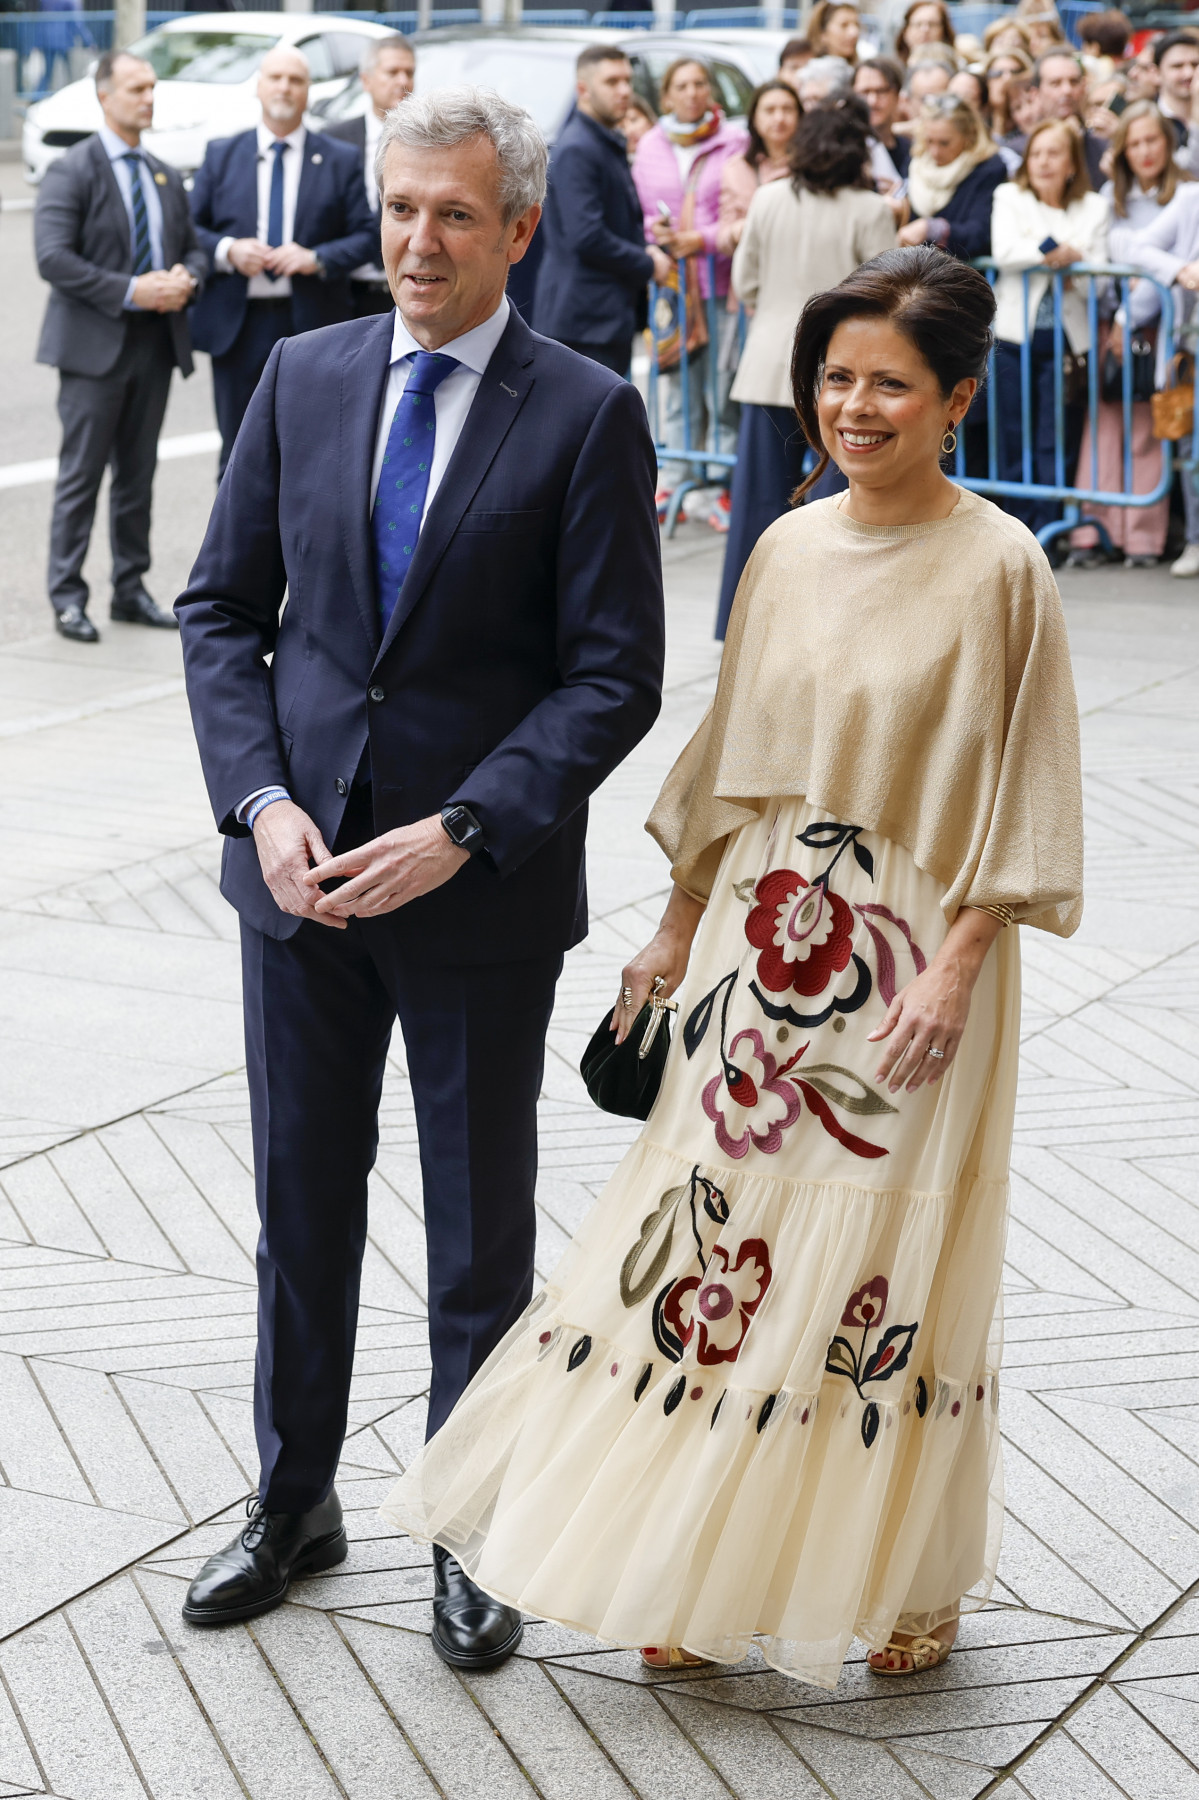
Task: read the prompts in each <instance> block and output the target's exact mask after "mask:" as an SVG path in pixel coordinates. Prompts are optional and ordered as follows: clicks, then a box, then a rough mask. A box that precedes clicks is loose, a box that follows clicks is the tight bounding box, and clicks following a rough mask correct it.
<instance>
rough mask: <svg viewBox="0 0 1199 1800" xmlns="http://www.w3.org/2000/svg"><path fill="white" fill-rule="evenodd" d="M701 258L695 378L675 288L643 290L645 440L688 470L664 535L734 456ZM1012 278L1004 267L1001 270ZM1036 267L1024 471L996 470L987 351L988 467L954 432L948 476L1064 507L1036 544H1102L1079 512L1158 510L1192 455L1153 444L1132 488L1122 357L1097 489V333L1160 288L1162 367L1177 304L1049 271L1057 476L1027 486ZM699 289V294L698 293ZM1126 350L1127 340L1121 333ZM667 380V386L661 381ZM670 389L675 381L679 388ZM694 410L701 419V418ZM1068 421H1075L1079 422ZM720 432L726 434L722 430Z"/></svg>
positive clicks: (994, 388)
mask: <svg viewBox="0 0 1199 1800" xmlns="http://www.w3.org/2000/svg"><path fill="white" fill-rule="evenodd" d="M701 261H706V264H707V271H708V278H709V279H708V287H709V293H708V297H707V299H706V300H705V301H704V302H703V303H702V308H701V309H700V310H702V314H703V317H704V320H705V323H706V326H707V338H708V341H707V345H706V346H705V347H704V350H703V351H702V358H703V364H702V370H701V372H700V374H699V375H698V376H697V377H695V378H694V379H693V378H692V374H691V368H692V364H693V362H694V361H695V357H694V356H693V355H692V354H690V353H689V352H688V349H687V342H686V339H687V333H686V332H685V331H682V330H680V329H679V327H680V322H681V320H682V317H683V307H682V306H681V304H680V302H679V299H678V297H677V296H676V295H675V294H674V292H673V290H670V289H663V288H659V287H657V286H654V285H651V287H650V293H649V305H650V332H649V344H650V358H649V387H648V395H647V401H646V405H647V409H648V412H649V420H650V429H651V431H652V433H653V438H654V445H655V448H656V450H657V453H658V466H659V468H661V467H662V466H663V465H665V464H674V465H680V464H681V465H683V466H684V468H685V469H686V471H687V474H686V478H685V479H684V480H683V481H680V482H679V483H678V484H677V486H676V487H675V489H674V491H673V493H672V495H671V499H670V502H669V505H668V507H667V510H666V516H665V520H664V524H665V529H666V534H667V536H673V535H674V531H675V527H676V525H677V523H678V517H679V511H680V508H681V507H682V504H683V501H684V500H685V499H686V497H687V495H688V494H689V493H690V492H691V491H692V490H693V489H694V488H697V487H705V486H711V485H713V483H715V482H720V481H722V480H724V479H726V478H727V475H728V472H729V471H731V470H732V468H733V467H734V466H735V464H736V461H737V455H736V447H735V442H734V443H733V445H732V446H730V448H729V449H727V450H726V449H724V448H723V447H722V442H721V440H720V439H719V438H718V437H717V435H716V434H715V432H714V431H713V422H714V421H716V422H719V418H720V413H721V410H722V402H723V400H724V397H725V395H726V393H727V388H728V385H729V371H728V370H722V368H721V367H720V364H721V362H722V360H731V359H726V358H722V356H721V353H720V352H721V344H722V328H723V331H725V332H727V331H728V329H729V327H728V326H725V325H723V321H724V319H725V318H726V317H727V313H726V307H725V301H724V300H723V299H721V298H719V297H718V296H717V295H716V291H715V289H716V282H715V264H716V259H715V258H714V257H711V256H709V257H707V258H706V259H704V258H700V257H692V258H690V259H689V265H688V271H687V278H688V280H689V281H694V280H695V279H696V276H697V274H698V264H699V263H700V262H701ZM975 267H977V268H979V269H981V270H983V271H984V273H985V274H986V275H987V276H988V278H989V280H990V281H991V282H992V284H994V282H995V281H996V280H997V279H998V276H999V274H1000V273H1001V271H1000V269H999V267H998V265H997V264H996V263H995V262H994V261H993V260H991V259H990V258H980V259H979V260H978V262H977V263H976V264H975ZM1009 273H1010V271H1009ZM1035 273H1037V271H1036V270H1032V269H1030V270H1026V271H1023V272H1022V273H1021V274H1020V276H1019V279H1020V280H1021V281H1022V284H1023V304H1024V320H1025V334H1024V343H1023V344H1022V345H1021V346H1020V347H1019V348H1020V443H1021V469H1020V479H1019V480H1018V481H1012V480H1009V479H1006V478H1005V477H1004V476H1002V475H1001V474H1000V472H999V467H1000V451H999V417H1000V407H1001V404H1002V403H1001V399H1000V395H999V390H998V385H997V382H996V378H995V361H996V352H995V351H992V354H991V357H990V361H989V366H988V369H987V380H986V383H985V386H984V388H983V401H984V404H985V408H986V472H985V474H979V473H978V472H977V470H976V471H975V472H973V473H971V472H968V469H967V433H966V432H964V431H962V430H961V429H959V432H958V447H957V452H956V456H955V464H954V471H953V473H954V479H955V481H958V482H960V483H961V485H962V486H963V487H967V488H972V489H974V491H975V492H976V493H981V494H992V495H995V496H998V497H1011V498H1014V499H1024V500H1045V501H1060V502H1061V503H1062V507H1063V513H1062V517H1061V518H1060V519H1055V520H1053V521H1052V522H1051V523H1050V524H1048V525H1045V526H1043V527H1042V528H1041V530H1040V531H1039V532H1038V533H1037V536H1038V538H1039V539H1040V541H1041V542H1042V543H1043V544H1050V543H1052V541H1053V539H1054V538H1056V537H1060V536H1062V535H1064V534H1065V533H1067V532H1071V531H1074V530H1075V529H1076V528H1077V527H1078V526H1079V525H1080V524H1088V523H1090V524H1092V525H1093V526H1094V528H1095V530H1096V531H1098V533H1099V536H1100V539H1101V541H1102V543H1103V544H1104V547H1105V548H1107V549H1110V548H1111V542H1110V539H1109V537H1108V534H1107V530H1106V528H1105V527H1104V525H1103V524H1102V523H1101V522H1100V521H1099V520H1097V519H1095V520H1088V519H1087V517H1086V514H1085V512H1084V510H1083V509H1084V508H1085V507H1086V506H1088V505H1089V506H1128V507H1146V506H1154V505H1156V504H1157V502H1158V501H1159V500H1161V499H1162V498H1163V497H1164V496H1165V495H1166V494H1168V493H1169V491H1170V485H1171V482H1172V481H1173V478H1174V470H1175V467H1176V466H1181V467H1184V468H1190V467H1192V466H1193V459H1191V458H1184V459H1181V460H1180V461H1179V462H1176V459H1175V456H1174V448H1173V445H1172V444H1171V443H1169V442H1167V441H1163V442H1162V443H1161V474H1160V477H1159V479H1158V481H1157V483H1156V485H1155V486H1154V487H1153V488H1152V490H1151V491H1150V492H1148V493H1143V494H1138V493H1134V492H1133V456H1132V435H1133V433H1132V427H1133V412H1132V409H1133V405H1134V401H1133V397H1132V358H1131V356H1130V355H1125V356H1124V358H1123V364H1122V394H1121V398H1120V402H1119V404H1120V407H1121V429H1122V444H1123V466H1122V471H1121V474H1122V480H1121V484H1120V486H1119V488H1118V489H1115V490H1112V489H1107V488H1101V487H1100V485H1099V428H1100V413H1099V408H1100V404H1101V401H1100V375H1101V371H1100V367H1099V355H1098V343H1099V326H1100V323H1101V321H1102V320H1104V319H1109V318H1110V317H1111V316H1112V315H1113V314H1114V313H1115V311H1116V308H1117V306H1120V307H1121V308H1123V310H1124V314H1125V316H1127V313H1128V301H1129V294H1130V289H1131V286H1132V283H1133V282H1134V281H1137V280H1140V281H1147V282H1149V283H1150V284H1151V285H1152V286H1153V287H1154V288H1156V290H1157V294H1158V299H1159V302H1160V317H1159V320H1158V327H1157V329H1158V334H1159V350H1158V355H1157V358H1156V364H1157V366H1159V367H1162V366H1164V367H1165V368H1167V369H1168V368H1169V366H1170V361H1171V358H1172V356H1173V353H1174V343H1175V330H1174V298H1173V295H1172V293H1171V291H1170V289H1169V288H1167V287H1165V286H1163V285H1162V283H1161V282H1159V281H1157V280H1156V279H1155V278H1154V277H1153V276H1151V275H1149V274H1147V273H1145V271H1143V270H1140V269H1137V268H1134V267H1132V266H1131V265H1130V264H1125V263H1077V264H1075V265H1073V266H1072V267H1071V268H1070V269H1068V270H1065V271H1055V272H1054V274H1053V276H1052V285H1051V290H1050V291H1051V293H1052V296H1053V324H1052V330H1053V365H1054V382H1053V413H1054V433H1053V436H1054V469H1053V480H1052V481H1051V482H1042V481H1037V480H1035V479H1034V468H1033V461H1034V454H1035V443H1034V436H1035V429H1036V422H1037V421H1036V415H1035V412H1034V407H1033V348H1032V341H1031V340H1032V329H1031V327H1032V326H1033V324H1034V319H1033V316H1032V308H1031V305H1030V299H1029V288H1030V277H1031V276H1032V275H1033V274H1035ZM1084 282H1085V284H1086V296H1085V302H1086V311H1087V320H1088V324H1089V327H1090V340H1091V346H1092V350H1091V354H1090V355H1089V356H1088V357H1087V359H1086V401H1085V416H1086V418H1087V420H1088V421H1089V423H1090V450H1089V455H1087V456H1086V457H1085V459H1082V461H1085V463H1086V467H1085V468H1084V467H1083V466H1082V463H1081V461H1080V463H1079V465H1078V466H1077V467H1073V468H1072V467H1068V466H1067V462H1068V457H1069V454H1070V451H1069V446H1068V441H1067V440H1068V424H1069V420H1068V416H1067V415H1068V412H1069V411H1070V410H1071V407H1072V405H1077V402H1076V401H1075V402H1073V403H1071V402H1070V401H1069V400H1068V398H1067V393H1066V375H1065V368H1064V356H1065V352H1066V351H1067V350H1068V348H1069V344H1068V340H1067V338H1066V334H1065V329H1064V327H1063V324H1062V302H1063V298H1064V296H1065V294H1066V291H1067V286H1068V284H1069V285H1072V286H1073V288H1074V289H1075V291H1077V289H1078V287H1079V286H1080V285H1081V284H1082V283H1084ZM697 291H698V290H697ZM695 314H696V307H695V304H694V302H693V306H692V319H693V321H694V319H695ZM745 329H746V314H745V310H744V308H742V309H741V311H740V313H739V315H738V317H737V321H736V331H737V334H738V336H739V338H740V341H741V343H744V340H745ZM676 333H677V336H678V360H677V365H676V366H674V367H672V368H670V369H668V370H664V369H662V368H660V366H659V348H660V346H662V345H663V344H664V343H669V342H670V341H671V340H672V339H673V338H674V336H675V335H676ZM1124 335H1125V345H1126V347H1127V343H1128V339H1129V337H1130V335H1131V333H1130V331H1129V330H1128V329H1126V330H1125V334H1124ZM668 384H670V385H668ZM676 384H677V385H676ZM671 386H674V394H673V396H672V397H673V398H674V400H675V404H674V407H673V416H672V418H671V419H670V420H669V421H668V419H667V416H666V415H667V405H666V398H667V395H670V393H671ZM697 403H698V412H699V414H700V416H699V417H697V416H696V413H697ZM1075 423H1078V421H1077V415H1075ZM726 429H727V428H726ZM814 460H815V459H814V457H813V456H812V454H811V452H809V456H808V462H807V465H806V466H807V467H811V465H812V463H813V462H814Z"/></svg>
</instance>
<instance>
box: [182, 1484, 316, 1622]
mask: <svg viewBox="0 0 1199 1800" xmlns="http://www.w3.org/2000/svg"><path fill="white" fill-rule="evenodd" d="M246 1511H247V1513H248V1514H249V1517H250V1522H249V1524H248V1525H247V1526H246V1527H245V1528H244V1529H243V1530H242V1531H241V1532H240V1533H239V1534H238V1536H237V1537H235V1538H234V1540H233V1542H232V1543H231V1544H227V1545H226V1546H225V1548H224V1549H223V1550H218V1551H217V1553H216V1555H215V1556H210V1557H209V1558H208V1561H207V1562H206V1563H205V1564H204V1567H203V1568H202V1569H201V1570H200V1573H199V1574H198V1575H197V1576H196V1579H195V1580H194V1581H193V1582H192V1584H191V1586H190V1587H189V1588H188V1590H187V1599H186V1600H185V1601H184V1602H183V1616H184V1618H185V1619H186V1620H187V1622H188V1624H189V1625H231V1624H233V1623H234V1621H235V1620H237V1619H256V1618H257V1617H258V1615H259V1613H265V1612H270V1610H271V1608H272V1607H275V1606H278V1604H279V1602H280V1601H281V1600H282V1599H284V1597H285V1596H286V1594H287V1590H288V1588H289V1586H290V1585H291V1581H292V1577H293V1576H295V1575H315V1574H316V1573H317V1572H318V1570H320V1569H331V1568H332V1567H333V1566H334V1564H335V1563H339V1562H344V1561H345V1559H346V1555H347V1553H348V1546H347V1544H346V1533H345V1526H344V1525H343V1524H342V1522H341V1502H340V1500H339V1499H338V1498H337V1495H336V1493H330V1495H329V1497H328V1499H327V1500H322V1501H321V1503H320V1505H319V1506H314V1507H313V1508H312V1509H311V1511H309V1512H304V1513H279V1512H267V1511H266V1509H265V1507H264V1506H263V1505H262V1503H261V1501H259V1500H250V1501H248V1502H247V1504H246Z"/></svg>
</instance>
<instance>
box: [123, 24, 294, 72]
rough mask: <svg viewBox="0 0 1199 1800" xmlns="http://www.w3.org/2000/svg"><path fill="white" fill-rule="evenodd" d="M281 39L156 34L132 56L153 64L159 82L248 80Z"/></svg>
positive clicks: (131, 51) (246, 33) (211, 33)
mask: <svg viewBox="0 0 1199 1800" xmlns="http://www.w3.org/2000/svg"><path fill="white" fill-rule="evenodd" d="M278 41H279V39H278V36H277V35H276V36H274V37H260V36H258V35H257V34H256V33H254V32H249V31H152V32H151V33H150V35H149V36H148V37H144V38H142V39H141V40H140V42H138V43H136V44H131V45H130V47H129V54H130V56H140V57H142V58H143V59H144V60H145V61H146V62H148V63H149V64H150V67H151V68H152V69H153V70H154V73H155V74H156V75H157V77H158V79H159V81H211V82H215V83H219V84H221V85H224V84H226V83H228V84H232V83H234V82H238V81H248V80H249V78H250V76H251V75H252V74H253V73H254V71H255V69H256V68H257V67H258V65H259V63H260V62H261V61H262V59H263V57H264V56H265V55H266V53H267V51H268V50H270V49H272V48H273V47H274V45H275V44H277V43H278Z"/></svg>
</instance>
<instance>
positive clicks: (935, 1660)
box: [866, 1637, 956, 1675]
mask: <svg viewBox="0 0 1199 1800" xmlns="http://www.w3.org/2000/svg"><path fill="white" fill-rule="evenodd" d="M955 1641H956V1640H955ZM952 1649H953V1644H947V1643H945V1642H944V1640H943V1639H941V1638H938V1637H917V1638H912V1639H911V1640H910V1642H909V1643H906V1644H897V1643H896V1642H895V1640H894V1639H892V1641H891V1642H890V1643H889V1644H884V1645H883V1648H882V1649H881V1650H880V1651H871V1655H872V1656H874V1655H878V1656H907V1657H910V1658H911V1662H910V1664H909V1665H908V1666H907V1667H906V1668H904V1667H902V1666H901V1667H899V1668H894V1669H892V1668H887V1667H885V1666H883V1667H880V1666H879V1665H878V1664H877V1663H873V1662H871V1661H870V1659H869V1657H867V1659H866V1667H867V1668H868V1669H869V1670H870V1673H871V1674H872V1675H923V1674H924V1673H925V1672H926V1670H928V1669H939V1668H940V1667H941V1664H942V1663H943V1662H948V1660H949V1654H950V1651H951V1650H952Z"/></svg>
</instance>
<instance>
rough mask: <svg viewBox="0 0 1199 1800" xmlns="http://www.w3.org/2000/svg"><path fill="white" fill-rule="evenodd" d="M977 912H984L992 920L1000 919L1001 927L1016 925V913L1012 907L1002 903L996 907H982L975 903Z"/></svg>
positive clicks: (999, 902) (998, 903)
mask: <svg viewBox="0 0 1199 1800" xmlns="http://www.w3.org/2000/svg"><path fill="white" fill-rule="evenodd" d="M975 911H976V912H984V913H986V914H988V916H989V917H990V918H992V919H998V920H999V923H1000V924H1001V925H1005V926H1006V925H1014V924H1015V923H1016V915H1015V913H1014V912H1013V911H1012V909H1011V907H1010V906H1005V905H1004V904H1003V902H1002V901H998V902H997V903H996V904H995V905H994V906H981V905H978V904H976V903H975Z"/></svg>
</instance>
